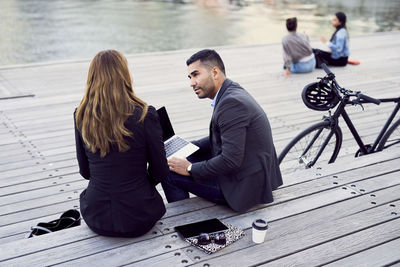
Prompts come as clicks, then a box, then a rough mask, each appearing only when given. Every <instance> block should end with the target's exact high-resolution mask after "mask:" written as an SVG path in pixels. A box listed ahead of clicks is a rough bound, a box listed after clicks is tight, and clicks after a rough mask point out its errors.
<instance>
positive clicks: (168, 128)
mask: <svg viewBox="0 0 400 267" xmlns="http://www.w3.org/2000/svg"><path fill="white" fill-rule="evenodd" d="M157 113H158V117H159V118H160V124H161V128H162V131H163V141H164V142H165V141H166V140H168V139H169V138H171V137H172V136H174V135H175V132H174V129H173V128H172V124H171V121H170V120H169V117H168V113H167V110H166V109H165V107H161V108H159V109H158V110H157Z"/></svg>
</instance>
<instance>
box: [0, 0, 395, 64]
mask: <svg viewBox="0 0 400 267" xmlns="http://www.w3.org/2000/svg"><path fill="white" fill-rule="evenodd" d="M337 11H344V12H345V13H346V14H347V16H348V29H349V32H350V35H360V34H366V33H371V32H380V31H394V30H400V1H398V0H380V1H375V0H308V1H306V0H293V1H290V0H264V1H256V0H253V1H251V0H231V1H229V0H170V1H167V0H159V1H144V0H50V1H48V0H0V14H1V16H0V66H3V65H12V64H23V63H31V62H47V61H56V60H73V59H81V58H92V57H93V56H94V55H95V54H96V53H97V52H98V51H100V50H103V49H111V48H112V49H117V50H119V51H121V52H123V53H124V54H133V53H141V52H152V51H166V50H176V49H185V48H204V47H216V46H222V45H247V44H262V43H273V42H280V41H281V38H282V37H283V36H284V35H285V34H286V33H287V32H286V28H285V19H286V18H288V17H293V16H296V17H297V18H298V30H299V31H305V32H306V33H307V34H308V35H309V36H310V37H311V38H319V37H320V36H326V37H329V36H330V35H331V34H332V32H333V28H332V26H330V24H329V20H330V18H331V17H332V14H334V13H335V12H337Z"/></svg>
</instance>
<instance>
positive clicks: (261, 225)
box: [252, 219, 268, 244]
mask: <svg viewBox="0 0 400 267" xmlns="http://www.w3.org/2000/svg"><path fill="white" fill-rule="evenodd" d="M252 226H253V242H254V243H256V244H260V243H262V242H264V240H265V235H266V233H267V229H268V223H267V221H265V220H263V219H257V220H255V221H254V222H253V224H252Z"/></svg>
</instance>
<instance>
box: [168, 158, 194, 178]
mask: <svg viewBox="0 0 400 267" xmlns="http://www.w3.org/2000/svg"><path fill="white" fill-rule="evenodd" d="M190 164H191V163H190V161H188V160H187V159H180V158H175V157H173V158H170V159H169V160H168V165H169V169H170V170H171V171H173V172H176V173H177V174H180V175H184V176H190V173H188V171H187V167H189V165H190Z"/></svg>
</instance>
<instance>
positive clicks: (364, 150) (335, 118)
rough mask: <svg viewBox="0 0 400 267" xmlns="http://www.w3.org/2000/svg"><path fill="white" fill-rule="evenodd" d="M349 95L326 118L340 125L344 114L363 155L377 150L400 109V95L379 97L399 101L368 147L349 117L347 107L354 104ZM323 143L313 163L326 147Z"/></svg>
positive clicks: (387, 100)
mask: <svg viewBox="0 0 400 267" xmlns="http://www.w3.org/2000/svg"><path fill="white" fill-rule="evenodd" d="M349 98H350V97H349V96H345V97H343V99H342V100H341V101H340V104H339V106H338V108H337V109H336V110H335V112H334V114H333V115H332V116H329V117H328V118H326V119H325V120H329V121H331V123H334V125H338V124H339V117H340V116H342V117H343V119H344V121H345V122H346V125H347V127H349V130H350V132H351V134H352V135H353V137H354V140H356V142H357V144H358V146H359V147H360V151H361V152H362V155H365V154H370V153H374V152H376V147H377V146H378V144H379V142H380V141H381V139H382V137H383V135H384V134H385V132H386V131H387V129H388V128H389V126H390V124H391V123H392V121H393V119H394V118H395V117H396V114H397V112H398V111H399V109H400V97H399V98H384V99H379V100H380V101H381V102H393V103H397V104H396V106H395V107H394V109H393V111H392V113H391V115H390V116H389V118H388V120H387V121H386V123H385V125H384V126H383V127H382V129H381V131H380V133H379V135H378V137H377V138H376V140H375V142H374V143H373V145H372V146H371V147H370V148H367V147H366V146H365V145H364V143H363V141H362V139H361V137H360V135H359V134H358V132H357V130H356V128H355V127H354V125H353V123H352V122H351V119H350V117H349V115H348V114H347V112H346V110H345V107H346V106H347V105H354V103H353V102H352V101H350V100H349ZM360 103H364V104H365V103H370V102H367V101H360ZM334 130H335V128H333V129H332V130H331V134H330V135H329V138H327V142H325V143H326V144H327V143H328V142H329V139H330V137H331V136H332V134H333V132H334ZM325 143H324V144H323V145H322V147H321V149H320V151H319V153H318V156H317V157H316V159H315V161H314V162H313V163H315V162H316V161H317V159H318V157H319V156H320V154H321V153H322V151H323V150H324V149H325V146H326V144H325Z"/></svg>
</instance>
